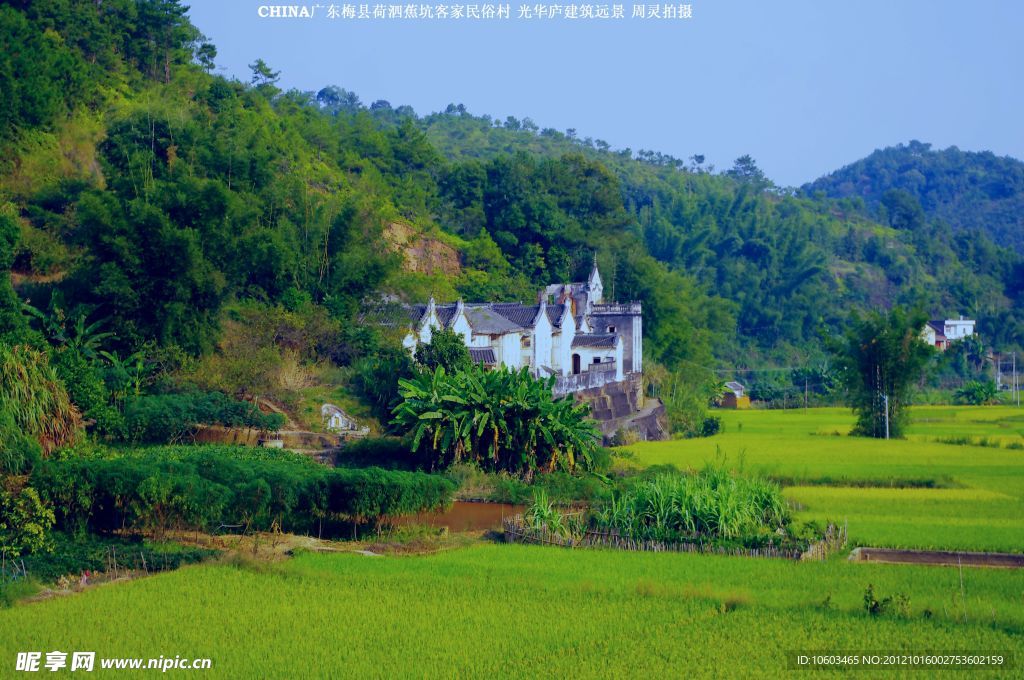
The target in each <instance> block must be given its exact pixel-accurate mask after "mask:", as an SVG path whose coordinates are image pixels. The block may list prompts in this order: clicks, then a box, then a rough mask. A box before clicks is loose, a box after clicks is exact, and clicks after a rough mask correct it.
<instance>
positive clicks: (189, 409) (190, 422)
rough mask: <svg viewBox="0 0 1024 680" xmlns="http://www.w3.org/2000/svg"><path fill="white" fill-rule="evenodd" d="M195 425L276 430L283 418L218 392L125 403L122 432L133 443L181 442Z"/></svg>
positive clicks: (144, 398)
mask: <svg viewBox="0 0 1024 680" xmlns="http://www.w3.org/2000/svg"><path fill="white" fill-rule="evenodd" d="M197 425H223V426H225V427H255V428H258V429H261V430H279V429H281V426H282V425H284V416H282V415H280V414H278V413H270V414H265V413H262V412H261V411H260V410H259V409H258V408H257V407H256V406H254V405H253V404H250V403H248V402H244V401H238V400H237V399H232V398H231V397H228V396H227V395H224V394H221V393H220V392H188V393H185V394H156V395H146V396H141V397H132V398H130V399H127V400H126V401H125V407H124V428H125V430H124V432H125V437H126V439H127V440H128V441H131V442H135V443H150V444H166V443H176V442H180V441H182V440H183V439H184V438H185V437H186V436H187V435H189V434H190V433H191V432H192V431H193V430H194V429H195V428H196V426H197Z"/></svg>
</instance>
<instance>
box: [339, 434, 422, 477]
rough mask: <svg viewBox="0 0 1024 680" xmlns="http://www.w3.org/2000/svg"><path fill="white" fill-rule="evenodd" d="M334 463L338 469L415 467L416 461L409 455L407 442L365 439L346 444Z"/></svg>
mask: <svg viewBox="0 0 1024 680" xmlns="http://www.w3.org/2000/svg"><path fill="white" fill-rule="evenodd" d="M336 461H337V464H338V466H339V467H369V466H373V467H380V468H389V469H403V470H409V469H414V468H415V467H417V465H416V463H417V461H416V460H415V459H414V458H413V457H412V456H410V455H409V442H408V441H405V440H404V439H401V438H399V437H367V438H365V439H357V440H355V441H352V442H347V443H345V444H344V445H343V446H342V447H341V449H340V450H339V451H338V454H337V458H336Z"/></svg>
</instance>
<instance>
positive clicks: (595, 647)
mask: <svg viewBox="0 0 1024 680" xmlns="http://www.w3.org/2000/svg"><path fill="white" fill-rule="evenodd" d="M869 583H870V584H873V585H874V588H875V592H876V593H878V594H879V596H880V597H881V596H882V595H895V594H897V593H903V594H904V595H906V596H907V597H908V598H909V603H910V604H909V611H908V612H906V614H905V615H904V616H897V615H886V616H881V617H871V616H869V615H868V614H867V613H866V612H865V611H864V609H863V606H862V598H863V595H864V591H865V588H866V587H867V585H868V584H869ZM961 593H963V594H961ZM965 619H966V620H965ZM0 630H2V631H3V633H4V634H3V635H2V636H0V659H2V660H3V664H5V666H6V667H7V668H10V667H11V666H9V665H7V664H11V663H13V659H14V656H15V653H16V652H17V651H21V650H32V649H39V650H43V651H48V650H52V649H60V650H82V649H88V650H95V651H96V652H97V655H98V656H99V657H116V656H145V657H150V656H152V657H156V656H160V655H163V656H165V657H166V656H170V657H173V656H175V655H182V656H188V657H209V658H211V659H212V660H213V667H212V669H211V670H210V671H206V672H204V673H203V676H204V677H230V678H277V677H282V678H283V677H288V678H292V677H296V678H301V677H455V676H458V677H474V678H476V677H480V678H483V677H488V678H490V677H515V678H518V677H521V678H535V677H624V676H629V677H674V676H679V675H683V674H685V675H686V676H696V677H773V676H777V675H779V674H781V673H782V672H783V671H784V670H785V669H786V658H785V652H786V651H796V650H837V649H838V650H841V649H846V650H875V651H900V650H908V651H916V652H921V651H924V650H933V651H939V650H945V651H954V650H987V651H990V652H1004V653H1005V652H1011V653H1013V654H1015V655H1016V656H1017V657H1018V658H1020V657H1021V655H1022V654H1024V635H1022V633H1024V583H1022V579H1021V576H1020V574H1019V573H1014V572H1008V571H1002V570H981V569H966V570H965V574H964V590H963V591H961V589H960V581H959V577H958V574H957V572H956V570H950V569H937V568H928V567H910V566H895V565H878V564H851V563H846V562H844V561H841V560H840V561H831V562H824V563H794V562H790V561H785V560H756V559H737V558H728V557H714V556H694V555H680V554H664V553H661V554H653V553H625V552H618V551H600V550H590V551H570V550H565V549H557V548H543V547H532V546H518V545H497V544H489V545H476V546H473V547H469V548H465V549H462V550H455V551H448V552H442V553H436V554H433V555H428V556H416V557H366V556H362V555H357V554H313V553H304V554H300V555H298V556H297V557H296V558H294V559H292V560H289V561H287V562H284V563H280V564H275V565H256V566H255V567H247V566H241V567H239V566H231V565H226V564H222V565H204V566H196V567H186V568H183V569H181V570H179V571H177V572H173V573H167V574H163V575H160V576H155V577H152V578H148V579H142V580H138V581H134V582H129V583H120V584H113V585H109V586H103V587H99V588H95V589H93V590H90V591H86V592H84V593H81V594H78V595H75V596H72V597H65V598H58V599H54V600H50V601H47V602H42V603H37V604H32V605H23V606H19V607H16V608H14V609H9V610H3V611H0ZM123 673H124V671H120V672H118V675H119V677H120V676H121V674H123ZM979 675H980V676H981V677H986V676H987V677H1007V673H1006V672H1005V671H1003V672H1002V673H991V674H986V673H980V674H979V673H977V672H976V671H975V672H972V673H971V677H978V676H979ZM943 676H944V677H945V676H948V677H958V676H960V674H958V673H956V672H944V673H943ZM126 677H131V676H130V675H127V676H126ZM964 677H965V675H964Z"/></svg>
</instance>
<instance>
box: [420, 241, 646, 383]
mask: <svg viewBox="0 0 1024 680" xmlns="http://www.w3.org/2000/svg"><path fill="white" fill-rule="evenodd" d="M405 309H406V311H407V313H408V321H409V330H408V333H407V335H406V336H405V338H404V341H403V345H404V346H405V347H406V348H407V349H408V350H409V351H410V352H412V353H413V354H415V352H416V348H417V346H418V345H420V344H421V343H428V342H430V339H431V336H432V333H433V331H434V330H435V329H439V328H445V329H449V330H452V331H454V332H455V333H458V334H459V335H461V336H462V337H463V339H464V341H465V344H466V347H467V348H468V349H469V354H470V357H471V358H472V359H473V361H474V362H477V363H482V364H484V365H485V366H488V367H495V366H504V367H507V368H510V369H514V370H518V369H521V368H523V367H526V368H528V369H529V370H530V372H531V373H532V374H533V375H535V376H537V377H542V378H543V377H548V376H556V382H555V388H554V389H555V392H556V394H569V393H573V392H579V391H582V390H587V389H593V388H599V387H602V386H604V385H606V384H608V383H612V382H620V381H623V380H626V379H627V378H634V377H637V376H639V374H641V373H642V371H643V322H642V319H641V313H642V309H641V304H640V303H639V302H626V303H616V302H605V301H604V284H603V283H602V281H601V274H600V272H599V271H598V269H597V262H596V260H595V262H594V266H593V268H592V270H591V272H590V276H588V277H587V280H586V281H583V282H578V283H565V284H553V285H549V286H547V287H545V288H544V289H543V290H541V291H540V292H539V294H538V300H537V304H532V305H527V304H523V303H521V302H463V301H462V300H459V301H458V302H455V303H449V304H439V303H437V302H436V301H435V300H434V299H433V298H431V299H430V301H429V302H427V303H426V304H419V305H409V306H407V307H406V308H405Z"/></svg>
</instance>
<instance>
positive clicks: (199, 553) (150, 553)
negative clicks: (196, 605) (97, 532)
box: [25, 532, 218, 583]
mask: <svg viewBox="0 0 1024 680" xmlns="http://www.w3.org/2000/svg"><path fill="white" fill-rule="evenodd" d="M53 540H54V549H53V551H52V552H49V553H44V554H37V555H32V556H30V557H26V558H25V571H27V572H28V574H29V576H30V577H32V578H34V579H38V580H39V581H42V582H44V583H52V582H53V581H56V580H57V579H58V578H60V577H61V576H68V575H71V574H81V573H82V572H83V571H104V570H106V569H107V568H108V566H109V560H110V559H111V558H116V559H117V561H118V563H119V565H120V566H128V565H130V566H132V567H133V568H134V567H135V565H136V564H138V566H139V568H141V567H142V563H143V561H145V565H146V569H148V570H149V571H150V572H153V571H164V570H170V569H177V568H178V567H180V566H182V565H185V564H194V563H196V562H201V561H202V560H204V559H207V558H208V557H212V556H213V555H216V554H218V552H217V551H216V550H209V549H205V548H194V547H187V546H182V545H177V544H174V543H167V544H152V543H149V542H146V541H143V540H141V539H138V538H135V539H133V538H131V537H127V538H124V537H99V536H79V537H75V536H72V535H70V534H66V533H62V532H55V533H54V535H53Z"/></svg>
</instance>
